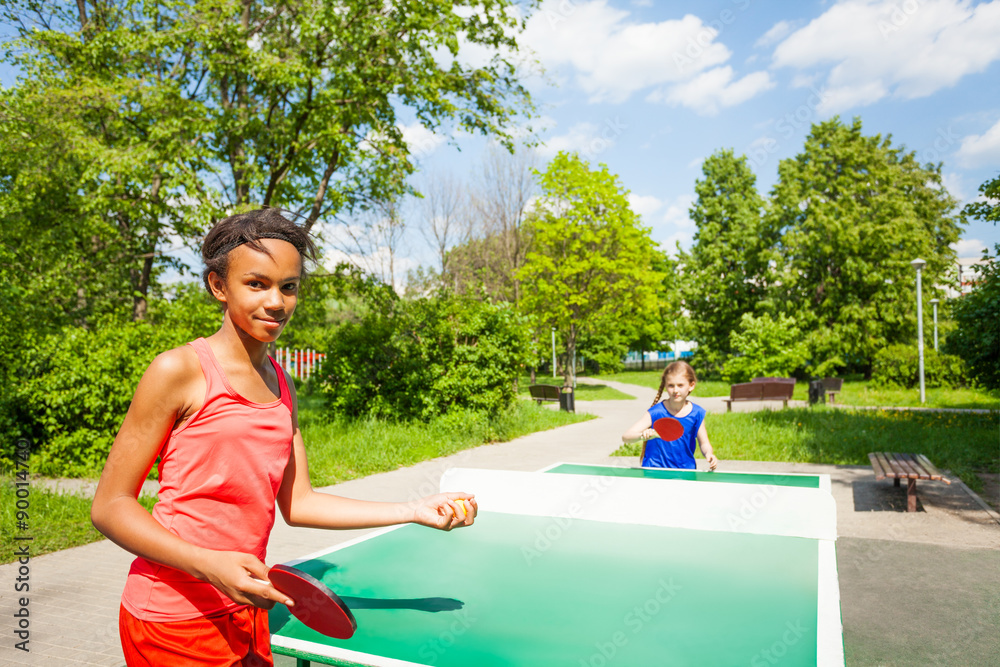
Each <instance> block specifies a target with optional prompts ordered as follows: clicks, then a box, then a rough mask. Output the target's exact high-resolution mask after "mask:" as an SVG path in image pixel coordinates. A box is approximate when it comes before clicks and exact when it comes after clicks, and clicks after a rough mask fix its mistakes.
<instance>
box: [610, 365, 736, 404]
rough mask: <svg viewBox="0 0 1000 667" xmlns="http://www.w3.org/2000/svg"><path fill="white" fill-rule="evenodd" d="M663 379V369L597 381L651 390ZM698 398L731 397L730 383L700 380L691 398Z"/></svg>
mask: <svg viewBox="0 0 1000 667" xmlns="http://www.w3.org/2000/svg"><path fill="white" fill-rule="evenodd" d="M662 377H663V369H659V370H655V371H624V372H622V373H609V374H607V375H598V376H596V377H595V379H597V380H612V381H614V382H624V383H626V384H637V385H639V386H640V387H649V388H650V389H659V388H660V379H661V378H662ZM698 396H729V383H728V382H719V381H717V380H698V382H697V384H696V385H695V388H694V392H693V393H692V394H691V398H697V397H698Z"/></svg>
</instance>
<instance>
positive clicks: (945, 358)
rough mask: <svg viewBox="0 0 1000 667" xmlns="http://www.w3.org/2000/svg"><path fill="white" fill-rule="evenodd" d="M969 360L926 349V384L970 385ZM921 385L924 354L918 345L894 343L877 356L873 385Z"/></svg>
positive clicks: (881, 386) (896, 386)
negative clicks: (967, 362)
mask: <svg viewBox="0 0 1000 667" xmlns="http://www.w3.org/2000/svg"><path fill="white" fill-rule="evenodd" d="M968 377H969V376H968V372H967V368H966V365H965V362H964V361H962V359H961V358H960V357H957V356H955V355H951V354H939V353H938V352H935V351H934V349H933V348H931V349H927V348H924V386H926V387H945V388H951V389H954V388H958V387H965V386H968V384H969V379H968ZM919 385H920V354H919V351H918V350H917V346H916V345H890V346H889V347H886V348H883V349H882V350H880V351H879V352H878V354H876V355H875V361H874V364H873V366H872V386H873V387H875V388H903V389H912V388H914V387H917V386H919Z"/></svg>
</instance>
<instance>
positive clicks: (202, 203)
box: [0, 0, 530, 319]
mask: <svg viewBox="0 0 1000 667" xmlns="http://www.w3.org/2000/svg"><path fill="white" fill-rule="evenodd" d="M3 18H4V21H5V22H6V23H7V24H8V25H9V26H10V28H11V29H12V31H13V32H14V33H15V34H16V38H15V39H14V40H13V41H12V42H11V43H10V44H9V45H8V46H9V47H10V48H9V49H8V52H7V55H6V56H5V58H4V59H5V61H7V62H8V63H10V64H13V65H14V66H15V67H17V68H18V69H19V70H20V71H21V74H22V78H21V79H20V80H19V83H18V86H17V89H16V91H14V92H13V93H10V94H5V96H4V98H3V102H4V107H3V109H2V110H0V114H2V119H3V127H2V128H0V132H2V134H3V136H2V138H3V140H4V148H5V151H6V150H15V151H18V154H20V155H22V156H25V157H32V156H34V155H36V154H37V155H41V156H45V157H46V158H47V159H44V160H42V161H41V162H40V163H38V164H37V165H36V164H23V165H21V166H19V167H18V168H17V169H16V170H14V172H13V173H12V174H11V175H10V176H9V178H10V179H11V187H10V188H9V190H10V191H17V192H27V193H35V192H38V187H36V184H35V183H34V182H32V181H33V179H37V173H36V172H37V170H38V169H37V168H38V167H41V166H46V165H51V164H53V163H59V164H60V165H70V167H72V168H70V167H66V168H65V169H63V168H60V169H59V170H58V172H59V173H60V174H63V175H64V176H65V178H64V179H62V180H61V182H60V183H58V184H57V185H56V187H57V189H60V190H64V191H67V192H73V193H79V194H80V195H81V197H80V198H79V200H78V201H74V202H73V204H74V206H75V207H76V208H75V209H74V211H73V213H74V215H70V216H56V215H47V216H42V217H44V220H39V221H38V222H39V223H42V224H44V225H46V226H48V227H50V228H52V229H55V230H58V231H59V232H62V231H64V230H65V228H66V226H67V225H69V224H71V223H70V221H73V223H75V222H76V220H78V219H79V218H80V217H84V218H90V219H92V220H93V224H94V225H95V226H96V227H99V228H100V229H101V230H102V231H104V235H97V236H96V240H95V242H94V243H93V244H92V245H94V246H96V250H95V249H93V248H86V249H85V251H86V252H85V255H86V256H88V257H89V256H92V255H93V254H94V253H95V252H98V251H102V250H104V249H105V247H110V248H112V250H109V251H108V252H109V257H108V258H105V257H100V259H101V260H102V261H110V262H112V263H113V264H115V265H116V266H120V267H123V268H124V270H125V272H126V274H127V276H128V279H127V283H128V285H129V289H128V290H126V293H127V296H128V298H129V299H130V300H134V303H133V304H132V317H133V318H134V319H141V318H142V317H143V316H144V314H145V309H146V297H147V293H148V291H149V289H150V286H151V285H152V283H153V281H154V280H155V274H156V267H157V265H158V264H159V265H162V263H163V252H162V251H163V246H164V242H165V241H166V240H167V239H170V238H177V239H181V240H190V239H192V238H195V237H197V236H198V234H199V233H200V232H201V231H203V228H204V226H205V225H206V224H207V223H209V222H210V221H211V220H212V219H214V218H216V217H218V216H220V215H221V214H222V213H223V212H224V210H225V209H227V208H229V207H233V206H243V205H251V204H252V205H263V206H275V207H281V208H284V209H289V210H291V211H293V212H295V213H296V214H297V215H299V216H301V219H302V222H303V225H304V226H305V227H306V228H307V229H308V228H311V227H312V226H313V225H314V224H315V223H316V222H317V221H319V220H320V219H325V218H328V217H330V216H333V215H335V214H337V213H338V212H341V211H344V210H351V209H353V208H355V207H357V206H360V205H363V204H365V203H369V202H384V201H393V200H395V199H396V198H397V197H398V195H400V194H401V193H402V192H403V191H404V190H405V182H406V179H405V176H406V175H407V174H409V173H410V172H411V171H412V170H413V164H412V160H411V157H410V148H409V146H408V145H407V144H406V141H405V140H404V138H403V132H402V128H401V127H400V121H399V114H400V113H401V112H403V111H405V112H406V113H410V114H412V115H413V116H415V117H416V119H417V121H418V122H420V123H421V124H422V125H423V126H424V127H426V128H428V129H430V130H435V129H438V128H441V127H446V128H449V129H450V128H451V127H455V129H461V130H464V131H468V132H472V133H478V134H483V135H486V136H490V137H493V138H496V139H497V140H499V141H500V142H501V143H503V144H505V145H510V144H511V135H510V129H511V127H512V125H513V124H514V122H515V120H516V118H517V117H518V116H519V114H521V113H522V112H523V111H529V110H530V99H529V96H528V93H527V91H526V90H525V89H524V88H523V87H522V86H521V85H520V83H519V82H518V78H517V76H516V71H515V64H514V63H513V62H511V60H509V59H508V58H507V57H505V56H504V55H502V54H504V53H512V54H513V53H516V52H517V47H518V45H517V37H518V33H519V32H520V30H521V29H522V28H523V25H524V20H525V17H523V16H521V15H520V13H519V12H515V11H512V7H511V5H510V3H509V2H508V0H487V2H485V3H484V2H475V3H465V2H459V3H441V2H435V3H429V2H424V1H423V0H402V1H400V2H392V3H385V2H380V1H375V0H362V1H358V2H325V3H305V2H301V1H300V0H283V1H280V2H278V3H277V4H273V3H272V4H266V3H265V4H261V3H252V2H249V1H248V0H194V1H193V2H190V3H177V2H173V1H172V0H119V1H118V2H110V1H109V0H91V1H89V2H88V0H79V1H78V2H77V3H76V4H75V6H74V5H70V4H67V3H63V2H57V1H56V0H8V2H6V3H5V4H4V7H3ZM463 42H464V43H467V44H468V45H470V47H472V48H483V49H486V50H487V52H489V53H492V54H493V56H492V58H491V59H490V60H489V61H488V62H486V63H485V64H483V65H479V66H475V65H468V64H465V61H463V59H462V57H461V55H462V54H461V53H460V44H461V43H463ZM6 92H7V91H5V93H6ZM32 123H41V124H42V125H43V126H45V128H44V131H41V132H35V131H33V130H31V129H29V131H28V132H27V133H24V132H21V129H20V126H28V127H29V128H31V127H32ZM22 134H23V135H24V137H22ZM32 142H35V143H39V142H44V145H42V146H38V147H36V150H34V151H26V152H23V153H22V152H21V149H22V147H27V148H30V147H31V146H30V144H31V143H32ZM74 170H75V171H77V172H79V173H76V174H74V173H71V172H72V171H74ZM23 198H24V197H22V199H23ZM112 232H113V234H112ZM104 268H105V269H108V268H110V267H104Z"/></svg>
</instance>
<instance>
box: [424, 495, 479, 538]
mask: <svg viewBox="0 0 1000 667" xmlns="http://www.w3.org/2000/svg"><path fill="white" fill-rule="evenodd" d="M478 512H479V505H477V504H476V499H475V498H474V497H473V496H471V495H469V494H459V493H438V494H436V495H433V496H427V497H426V498H421V499H420V500H417V501H415V502H414V503H413V523H418V524H420V525H422V526H429V527H431V528H437V529H439V530H451V529H452V528H459V527H461V526H471V525H472V524H473V522H474V521H475V520H476V514H477V513H478Z"/></svg>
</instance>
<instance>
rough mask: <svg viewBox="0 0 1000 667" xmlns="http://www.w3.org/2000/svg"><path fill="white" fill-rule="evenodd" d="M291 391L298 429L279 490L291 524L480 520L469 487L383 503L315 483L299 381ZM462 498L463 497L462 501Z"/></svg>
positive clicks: (440, 524)
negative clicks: (327, 490)
mask: <svg viewBox="0 0 1000 667" xmlns="http://www.w3.org/2000/svg"><path fill="white" fill-rule="evenodd" d="M287 384H288V388H289V391H290V392H292V397H293V401H294V403H293V405H294V406H295V407H294V409H293V413H292V419H293V429H294V435H293V437H292V455H291V457H290V458H289V460H288V466H287V467H286V468H285V475H284V478H283V479H282V482H281V488H280V489H279V490H278V509H279V510H280V511H281V516H282V517H283V518H284V519H285V522H286V523H288V525H290V526H299V527H308V528H374V527H378V526H391V525H395V524H399V523H419V524H421V525H424V526H430V527H432V528H438V529H440V530H451V529H452V528H457V527H460V526H469V525H472V523H473V522H474V521H475V518H476V512H477V511H478V505H477V504H476V500H475V498H474V497H473V496H472V495H471V494H469V493H438V494H435V495H431V496H427V497H425V498H420V499H419V500H414V501H412V502H400V503H384V502H373V501H368V500H355V499H353V498H344V497H342V496H335V495H333V494H329V493H320V492H318V491H316V490H315V489H313V487H312V483H311V482H310V480H309V463H308V461H307V459H306V450H305V445H304V443H303V439H302V432H301V431H300V430H299V424H298V402H297V399H296V397H295V393H294V391H295V390H294V389H293V387H294V384H293V383H292V381H291V380H289V381H288V383H287ZM459 500H462V501H463V502H462V503H459V502H457V501H459Z"/></svg>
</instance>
